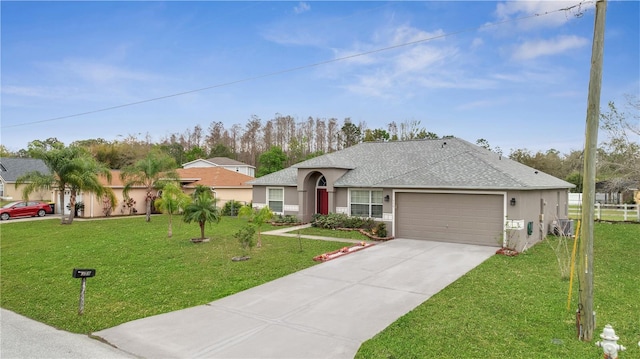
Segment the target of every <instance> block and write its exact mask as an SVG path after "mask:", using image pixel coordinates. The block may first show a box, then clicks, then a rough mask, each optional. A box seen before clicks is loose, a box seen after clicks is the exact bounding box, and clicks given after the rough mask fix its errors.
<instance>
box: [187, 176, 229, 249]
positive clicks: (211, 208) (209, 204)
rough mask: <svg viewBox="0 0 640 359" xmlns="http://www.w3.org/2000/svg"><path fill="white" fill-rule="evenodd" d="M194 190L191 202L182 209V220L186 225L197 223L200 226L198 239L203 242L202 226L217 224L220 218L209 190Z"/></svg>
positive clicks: (205, 188) (204, 188) (219, 212)
mask: <svg viewBox="0 0 640 359" xmlns="http://www.w3.org/2000/svg"><path fill="white" fill-rule="evenodd" d="M198 187H203V188H196V190H195V192H194V193H193V201H192V202H191V203H190V204H189V205H187V206H186V207H185V209H184V216H183V220H184V221H185V222H186V223H191V222H198V225H199V226H200V239H201V240H204V239H205V237H204V226H205V224H206V223H207V222H208V223H218V222H220V219H221V218H222V212H221V211H220V208H218V207H217V206H216V199H215V198H213V196H212V195H211V190H210V189H209V188H207V187H204V186H198Z"/></svg>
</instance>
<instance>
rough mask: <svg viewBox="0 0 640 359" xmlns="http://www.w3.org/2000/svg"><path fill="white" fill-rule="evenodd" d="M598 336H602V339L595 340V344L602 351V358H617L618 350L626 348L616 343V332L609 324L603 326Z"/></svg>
mask: <svg viewBox="0 0 640 359" xmlns="http://www.w3.org/2000/svg"><path fill="white" fill-rule="evenodd" d="M600 338H602V341H598V342H596V345H597V346H599V347H601V348H602V350H603V351H604V359H618V352H621V351H624V350H626V349H627V348H625V347H623V346H622V345H620V344H618V339H620V338H619V337H618V336H617V335H616V332H615V331H614V330H613V328H612V327H611V325H610V324H607V325H605V326H604V329H602V334H600Z"/></svg>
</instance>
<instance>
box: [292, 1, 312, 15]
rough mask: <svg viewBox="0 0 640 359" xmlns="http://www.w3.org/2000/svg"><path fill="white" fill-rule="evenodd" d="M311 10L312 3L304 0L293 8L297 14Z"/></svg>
mask: <svg viewBox="0 0 640 359" xmlns="http://www.w3.org/2000/svg"><path fill="white" fill-rule="evenodd" d="M309 10H311V5H309V3H306V2H304V1H301V2H300V3H298V5H297V6H295V7H294V8H293V11H294V12H295V13H296V14H302V13H303V12H307V11H309Z"/></svg>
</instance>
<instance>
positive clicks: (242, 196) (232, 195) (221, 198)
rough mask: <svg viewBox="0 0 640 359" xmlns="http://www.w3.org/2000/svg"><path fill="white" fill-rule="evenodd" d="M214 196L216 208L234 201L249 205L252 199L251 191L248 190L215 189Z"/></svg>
mask: <svg viewBox="0 0 640 359" xmlns="http://www.w3.org/2000/svg"><path fill="white" fill-rule="evenodd" d="M214 192H215V196H216V199H217V200H218V207H220V208H222V207H223V206H224V204H225V203H227V202H229V201H231V200H234V201H238V202H242V203H243V204H249V203H251V200H252V199H253V190H252V189H251V188H250V187H248V188H221V187H216V189H215V191H214Z"/></svg>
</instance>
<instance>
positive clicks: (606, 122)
mask: <svg viewBox="0 0 640 359" xmlns="http://www.w3.org/2000/svg"><path fill="white" fill-rule="evenodd" d="M625 107H626V108H627V111H628V112H627V111H620V110H618V108H617V107H616V105H615V103H613V102H609V104H608V108H609V110H608V111H607V112H604V113H601V115H600V128H601V129H603V130H604V131H606V134H607V138H606V139H605V140H604V141H603V142H602V144H601V147H600V152H599V153H598V170H599V172H600V173H601V174H602V177H603V179H608V180H609V181H608V182H609V183H610V186H611V188H609V190H611V191H615V192H619V191H621V190H623V189H626V188H624V187H629V186H638V184H640V142H638V141H639V140H640V99H638V98H637V97H635V98H634V97H632V96H628V97H627V104H626V106H625Z"/></svg>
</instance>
